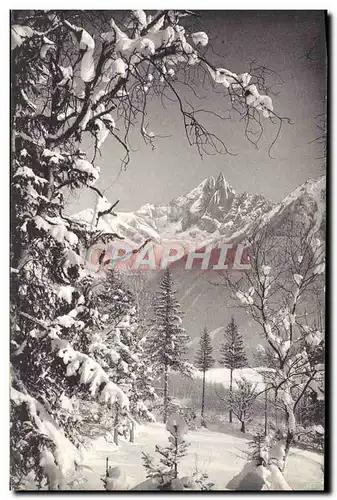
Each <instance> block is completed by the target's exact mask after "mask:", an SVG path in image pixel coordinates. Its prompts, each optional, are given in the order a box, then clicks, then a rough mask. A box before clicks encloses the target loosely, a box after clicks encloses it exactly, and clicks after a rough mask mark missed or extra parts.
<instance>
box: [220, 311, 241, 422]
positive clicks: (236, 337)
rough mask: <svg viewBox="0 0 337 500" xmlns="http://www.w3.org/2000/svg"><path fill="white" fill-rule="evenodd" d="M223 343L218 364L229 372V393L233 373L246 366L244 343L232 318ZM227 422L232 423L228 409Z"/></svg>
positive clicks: (231, 416)
mask: <svg viewBox="0 0 337 500" xmlns="http://www.w3.org/2000/svg"><path fill="white" fill-rule="evenodd" d="M224 337H225V340H224V343H223V344H222V345H221V347H220V353H221V359H220V363H221V364H222V365H223V366H225V367H226V368H228V369H229V370H230V381H229V392H230V397H231V394H232V392H233V371H234V370H237V369H239V368H244V367H246V366H248V363H247V356H246V353H245V346H244V341H243V337H242V335H241V333H240V332H239V329H238V326H237V324H236V323H235V320H234V318H233V317H232V318H231V320H230V322H229V323H228V325H227V327H226V330H225V333H224ZM229 421H230V422H231V423H232V421H233V411H232V409H231V408H230V409H229Z"/></svg>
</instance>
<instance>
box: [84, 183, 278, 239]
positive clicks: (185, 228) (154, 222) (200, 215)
mask: <svg viewBox="0 0 337 500" xmlns="http://www.w3.org/2000/svg"><path fill="white" fill-rule="evenodd" d="M274 205H275V204H273V203H271V202H270V201H269V200H267V199H266V198H264V197H263V196H261V195H257V194H248V193H247V192H244V193H239V194H237V193H236V192H235V190H234V189H233V188H232V186H231V185H230V184H229V183H228V182H227V181H226V179H225V177H224V175H223V174H220V175H219V176H218V178H217V179H215V177H213V176H212V177H208V178H207V179H205V180H204V181H202V182H201V183H200V184H199V185H198V186H197V187H196V188H194V189H192V190H191V191H190V192H188V193H187V194H185V195H182V196H179V197H177V198H174V199H173V200H171V201H170V203H169V204H168V205H151V204H146V205H143V206H142V207H141V208H139V209H138V210H136V211H135V212H119V213H117V217H114V216H112V215H106V216H105V217H104V218H102V219H100V221H99V227H100V228H101V229H105V230H110V231H111V230H113V231H116V232H117V233H118V234H120V235H121V236H123V237H125V238H128V239H131V240H132V241H134V242H135V243H142V242H143V241H144V240H146V239H151V240H152V241H154V242H160V241H161V240H163V239H171V238H173V239H180V240H182V239H185V240H186V241H190V240H199V241H209V240H216V239H218V238H219V237H224V238H229V237H231V235H232V234H233V233H235V232H238V231H240V230H242V229H243V228H244V227H245V226H246V225H247V223H250V222H254V221H256V220H257V219H258V218H260V217H261V216H262V215H263V214H266V213H267V212H269V211H270V210H271V209H272V208H273V206H274ZM75 217H76V218H80V219H82V220H87V221H91V220H92V217H93V210H92V209H87V210H84V211H82V212H80V213H79V214H77V215H76V216H75Z"/></svg>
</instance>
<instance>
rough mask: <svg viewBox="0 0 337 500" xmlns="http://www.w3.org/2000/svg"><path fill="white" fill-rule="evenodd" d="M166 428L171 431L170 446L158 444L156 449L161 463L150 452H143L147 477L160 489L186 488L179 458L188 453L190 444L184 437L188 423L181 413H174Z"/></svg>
mask: <svg viewBox="0 0 337 500" xmlns="http://www.w3.org/2000/svg"><path fill="white" fill-rule="evenodd" d="M166 429H167V430H168V431H169V433H170V436H169V443H170V444H169V446H167V447H165V448H163V447H160V446H158V445H156V447H155V451H156V452H157V453H158V455H159V463H158V464H156V463H155V461H154V459H153V457H151V456H150V455H149V454H147V453H144V452H143V454H142V458H143V464H144V467H145V470H146V477H147V478H148V479H151V480H153V481H154V482H155V484H156V485H157V489H158V490H176V489H184V486H183V484H182V482H181V481H182V480H181V479H180V478H179V477H178V474H179V473H178V465H179V460H180V459H181V458H182V457H184V456H185V455H186V453H187V448H188V446H189V444H188V443H187V442H186V441H185V439H184V437H185V434H186V432H187V424H186V422H185V420H184V418H183V417H182V416H181V415H180V414H179V413H172V414H171V415H170V417H169V418H168V420H167V424H166Z"/></svg>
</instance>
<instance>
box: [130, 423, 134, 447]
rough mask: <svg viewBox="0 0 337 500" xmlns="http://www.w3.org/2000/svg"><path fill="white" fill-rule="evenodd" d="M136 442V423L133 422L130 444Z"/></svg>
mask: <svg viewBox="0 0 337 500" xmlns="http://www.w3.org/2000/svg"><path fill="white" fill-rule="evenodd" d="M134 442H135V423H134V421H133V420H132V422H131V430H130V443H134Z"/></svg>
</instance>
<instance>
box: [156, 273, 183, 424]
mask: <svg viewBox="0 0 337 500" xmlns="http://www.w3.org/2000/svg"><path fill="white" fill-rule="evenodd" d="M175 295H176V290H175V289H174V282H173V274H172V272H171V271H170V270H169V269H167V270H166V271H165V274H164V276H163V278H162V279H161V281H160V284H159V289H158V291H157V293H156V295H155V299H154V304H153V308H154V322H153V325H152V328H151V330H150V332H149V334H148V336H147V346H146V347H147V350H148V353H149V357H150V359H151V362H152V365H153V368H154V370H155V373H156V374H158V375H160V376H161V377H162V378H163V383H164V409H163V410H164V423H165V422H166V420H167V411H168V403H169V371H170V370H174V371H178V372H182V373H188V372H190V370H191V366H190V364H189V363H187V361H186V353H187V348H186V344H187V342H188V340H189V337H188V336H187V335H186V334H185V330H184V328H183V327H182V319H181V309H180V305H179V302H178V300H177V299H176V296H175Z"/></svg>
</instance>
